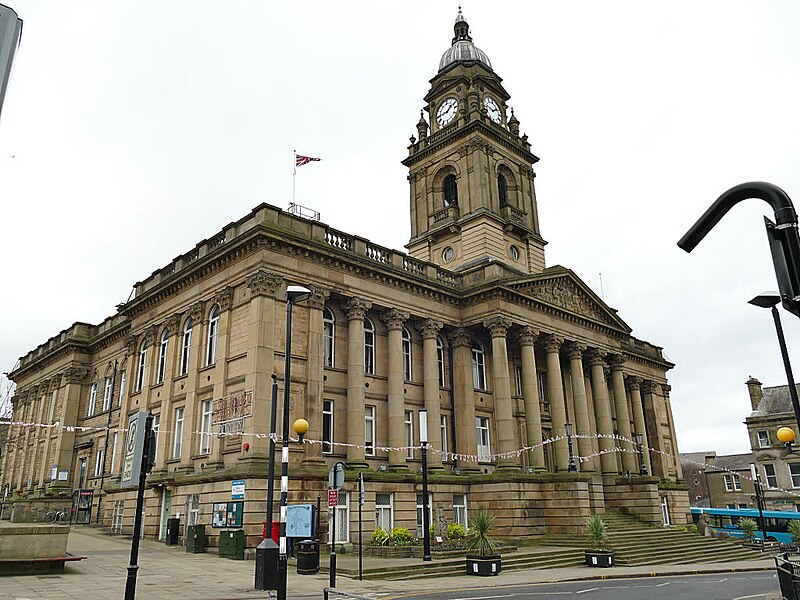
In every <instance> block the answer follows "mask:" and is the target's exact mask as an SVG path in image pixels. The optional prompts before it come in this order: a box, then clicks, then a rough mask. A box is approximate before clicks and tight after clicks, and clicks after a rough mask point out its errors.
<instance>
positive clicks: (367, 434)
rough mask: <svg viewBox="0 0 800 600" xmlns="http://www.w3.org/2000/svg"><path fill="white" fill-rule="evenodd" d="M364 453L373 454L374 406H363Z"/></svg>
mask: <svg viewBox="0 0 800 600" xmlns="http://www.w3.org/2000/svg"><path fill="white" fill-rule="evenodd" d="M364 454H366V455H367V456H375V407H374V406H365V407H364Z"/></svg>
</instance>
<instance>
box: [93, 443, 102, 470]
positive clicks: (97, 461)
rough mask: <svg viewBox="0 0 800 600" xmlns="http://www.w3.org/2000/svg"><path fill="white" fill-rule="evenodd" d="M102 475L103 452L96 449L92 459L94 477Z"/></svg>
mask: <svg viewBox="0 0 800 600" xmlns="http://www.w3.org/2000/svg"><path fill="white" fill-rule="evenodd" d="M102 474H103V450H102V449H100V448H98V449H97V454H96V455H95V458H94V476H95V477H100V476H101V475H102Z"/></svg>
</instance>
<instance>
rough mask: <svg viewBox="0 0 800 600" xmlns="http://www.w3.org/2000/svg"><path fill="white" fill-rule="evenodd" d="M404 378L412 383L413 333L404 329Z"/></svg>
mask: <svg viewBox="0 0 800 600" xmlns="http://www.w3.org/2000/svg"><path fill="white" fill-rule="evenodd" d="M403 376H404V377H405V380H406V381H411V333H409V331H408V329H406V328H405V327H403Z"/></svg>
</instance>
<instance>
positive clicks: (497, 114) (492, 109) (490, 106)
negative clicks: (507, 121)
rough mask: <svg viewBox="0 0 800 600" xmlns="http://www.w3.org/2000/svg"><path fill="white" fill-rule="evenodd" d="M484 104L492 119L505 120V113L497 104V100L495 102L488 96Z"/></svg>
mask: <svg viewBox="0 0 800 600" xmlns="http://www.w3.org/2000/svg"><path fill="white" fill-rule="evenodd" d="M483 105H484V106H485V107H486V114H488V115H489V118H490V119H491V120H492V121H494V122H495V123H500V122H501V121H502V120H503V113H502V112H501V111H500V107H499V106H497V102H495V101H494V99H492V98H489V97H488V96H487V97H486V99H485V100H484V101H483Z"/></svg>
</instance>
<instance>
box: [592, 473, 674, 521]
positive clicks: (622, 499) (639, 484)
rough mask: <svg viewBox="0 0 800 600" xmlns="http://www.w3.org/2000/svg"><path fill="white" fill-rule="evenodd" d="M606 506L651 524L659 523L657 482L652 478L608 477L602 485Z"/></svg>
mask: <svg viewBox="0 0 800 600" xmlns="http://www.w3.org/2000/svg"><path fill="white" fill-rule="evenodd" d="M603 494H604V496H605V502H606V506H608V507H609V508H611V509H613V510H617V511H619V512H621V513H624V514H628V515H632V516H634V517H636V518H637V519H639V520H640V521H643V522H644V523H650V524H651V525H661V512H660V508H659V494H658V482H657V480H655V479H652V478H641V479H628V478H625V477H618V478H613V479H612V478H609V479H607V480H606V482H605V485H604V486H603Z"/></svg>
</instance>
